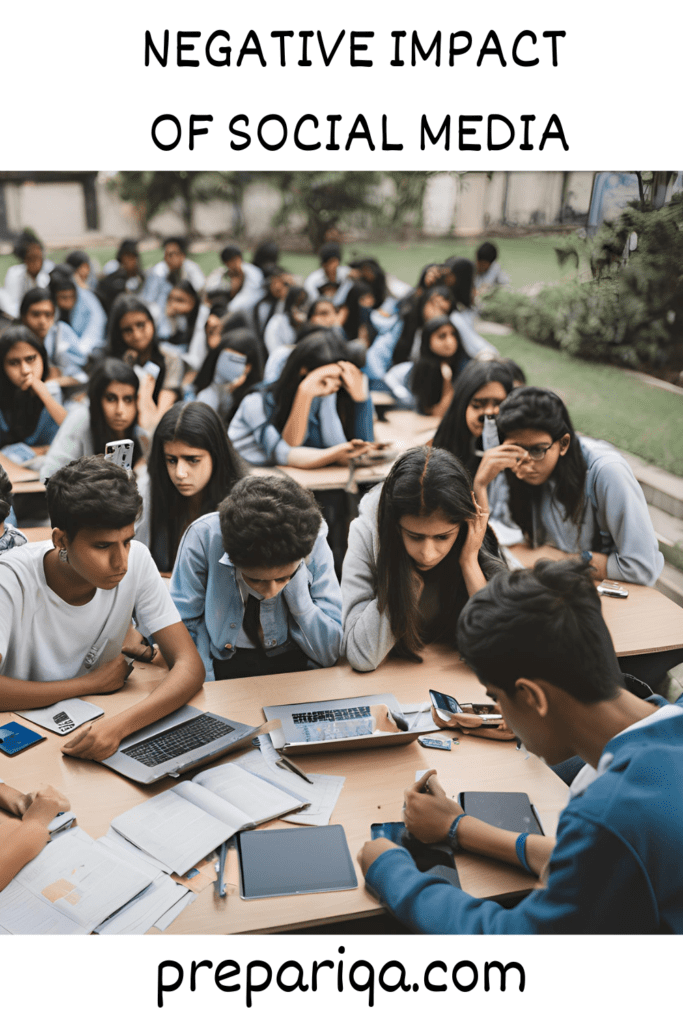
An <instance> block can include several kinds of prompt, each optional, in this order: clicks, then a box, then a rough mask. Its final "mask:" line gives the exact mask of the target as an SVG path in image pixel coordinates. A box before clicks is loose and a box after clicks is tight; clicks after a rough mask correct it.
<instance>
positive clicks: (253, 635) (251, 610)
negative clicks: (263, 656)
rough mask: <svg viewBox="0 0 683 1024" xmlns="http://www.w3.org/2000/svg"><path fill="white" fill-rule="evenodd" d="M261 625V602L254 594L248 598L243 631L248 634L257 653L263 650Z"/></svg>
mask: <svg viewBox="0 0 683 1024" xmlns="http://www.w3.org/2000/svg"><path fill="white" fill-rule="evenodd" d="M260 625H261V602H260V601H259V599H258V598H257V597H254V595H253V594H249V595H248V596H247V603H246V605H245V606H244V618H243V619H242V629H243V630H244V632H245V633H246V634H247V636H248V637H249V639H250V640H251V642H252V644H253V645H254V647H255V648H256V650H257V651H261V650H263V641H262V640H261V633H260V630H259V627H260Z"/></svg>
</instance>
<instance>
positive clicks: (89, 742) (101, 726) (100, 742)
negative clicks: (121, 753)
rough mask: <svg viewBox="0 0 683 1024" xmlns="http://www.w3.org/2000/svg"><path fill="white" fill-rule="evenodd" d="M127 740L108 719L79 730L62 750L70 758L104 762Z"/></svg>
mask: <svg viewBox="0 0 683 1024" xmlns="http://www.w3.org/2000/svg"><path fill="white" fill-rule="evenodd" d="M124 738H125V734H124V735H122V733H121V727H120V726H116V725H115V724H113V722H111V721H108V720H107V719H102V718H101V719H100V720H99V721H97V722H91V723H90V724H88V725H84V726H83V728H82V729H79V730H78V732H76V733H75V734H74V736H73V737H72V738H71V739H70V740H69V741H68V743H65V744H64V746H63V747H62V748H61V749H62V753H63V754H68V755H69V757H82V758H83V759H84V760H86V761H104V759H105V758H106V757H111V755H112V754H115V753H116V751H117V750H118V747H119V744H120V743H121V741H122V740H123V739H124ZM55 813H56V812H55Z"/></svg>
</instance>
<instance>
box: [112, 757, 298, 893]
mask: <svg viewBox="0 0 683 1024" xmlns="http://www.w3.org/2000/svg"><path fill="white" fill-rule="evenodd" d="M304 803H305V801H304V800H302V799H301V798H300V797H297V796H292V795H291V794H290V793H285V792H283V790H281V789H279V788H278V787H277V786H275V785H273V784H272V783H269V782H266V781H265V780H263V779H260V778H258V777H257V776H255V775H252V774H251V773H250V772H246V771H244V769H243V768H240V767H239V766H238V765H236V764H224V765H219V766H218V767H217V768H211V769H209V770H208V771H205V772H200V774H199V775H195V777H194V779H193V781H192V782H180V783H179V784H178V785H177V786H174V787H173V789H169V790H166V792H165V793H159V795H158V796H154V797H152V798H151V800H146V801H144V802H143V803H141V804H138V806H137V807H132V808H131V809H130V810H129V811H125V812H124V813H123V814H119V816H118V817H117V818H114V819H113V821H112V823H111V824H112V828H113V829H114V830H115V831H116V832H118V834H119V835H121V836H123V837H124V838H125V839H127V840H128V841H129V842H131V843H133V844H134V845H135V846H137V847H138V849H140V850H142V851H143V853H146V854H149V855H151V856H152V857H155V858H156V859H157V860H158V861H159V862H161V863H162V864H163V865H164V866H165V867H166V869H167V870H169V871H174V872H175V873H176V874H178V875H184V874H185V872H186V871H188V870H189V869H190V868H191V867H193V865H195V864H196V863H197V862H198V861H199V860H201V859H202V858H203V857H206V856H207V855H208V854H209V853H211V852H212V851H213V850H215V849H216V848H217V847H218V846H220V845H221V843H223V842H225V840H226V839H229V838H230V837H231V836H233V835H234V834H235V833H236V832H238V831H239V830H240V829H243V828H254V827H255V826H256V825H260V824H262V823H263V822H264V821H270V820H271V819H272V818H279V817H280V816H281V815H282V814H287V813H289V812H290V811H293V810H295V809H297V808H300V807H303V806H304Z"/></svg>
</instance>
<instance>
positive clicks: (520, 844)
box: [515, 832, 534, 875]
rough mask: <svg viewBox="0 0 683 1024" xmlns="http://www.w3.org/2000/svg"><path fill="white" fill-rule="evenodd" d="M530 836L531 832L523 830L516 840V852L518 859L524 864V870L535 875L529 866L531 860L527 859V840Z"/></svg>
mask: <svg viewBox="0 0 683 1024" xmlns="http://www.w3.org/2000/svg"><path fill="white" fill-rule="evenodd" d="M528 838H529V833H528V832H521V833H520V834H519V835H518V836H517V840H516V842H515V853H516V854H517V860H518V861H519V863H520V864H521V865H522V867H523V868H524V870H525V871H526V872H527V873H528V874H530V875H533V873H534V872H533V871H532V870H531V868H530V867H529V862H528V860H527V859H526V841H527V839H528Z"/></svg>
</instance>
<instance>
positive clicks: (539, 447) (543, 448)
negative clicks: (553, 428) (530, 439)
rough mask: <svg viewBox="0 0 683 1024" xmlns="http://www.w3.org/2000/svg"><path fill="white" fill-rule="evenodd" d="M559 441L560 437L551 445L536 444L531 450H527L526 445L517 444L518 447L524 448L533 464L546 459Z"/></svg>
mask: <svg viewBox="0 0 683 1024" xmlns="http://www.w3.org/2000/svg"><path fill="white" fill-rule="evenodd" d="M558 441H559V437H558V438H556V439H555V440H554V441H553V442H552V443H551V444H534V445H532V446H531V447H530V448H527V446H526V445H525V444H517V447H518V448H523V449H524V451H525V452H526V453H527V455H528V456H529V458H530V459H531V460H532V461H533V462H541V461H542V460H543V459H544V458H545V457H546V454H547V453H548V452H549V451H550V449H551V448H552V447H553V445H554V444H557V442H558ZM515 443H517V442H515Z"/></svg>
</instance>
